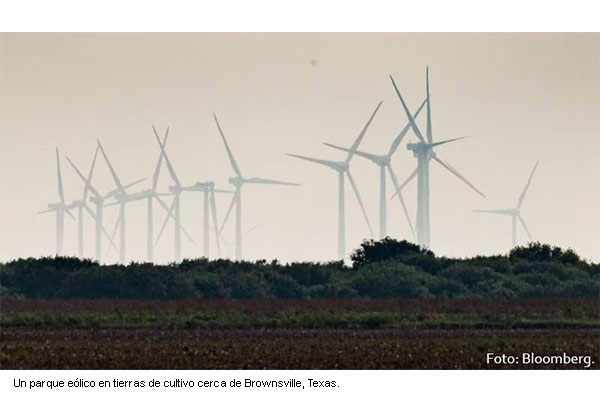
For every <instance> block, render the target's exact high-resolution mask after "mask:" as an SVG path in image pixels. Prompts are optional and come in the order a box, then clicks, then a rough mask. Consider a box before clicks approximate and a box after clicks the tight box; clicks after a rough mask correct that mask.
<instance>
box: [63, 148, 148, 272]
mask: <svg viewBox="0 0 600 400" xmlns="http://www.w3.org/2000/svg"><path fill="white" fill-rule="evenodd" d="M97 149H99V147H97ZM67 161H68V162H69V164H71V167H73V169H74V170H75V172H76V173H77V176H79V178H80V179H81V180H82V181H83V183H84V184H85V186H86V187H87V188H88V189H89V190H90V191H91V192H92V194H93V195H94V196H93V197H90V201H91V202H93V203H95V205H96V212H93V211H92V210H91V209H90V208H89V206H88V205H87V203H83V207H84V208H85V210H87V212H88V213H89V214H90V215H91V216H92V217H93V218H94V221H95V222H96V223H95V232H96V246H95V254H96V260H97V261H98V262H100V261H102V234H104V236H105V237H106V238H107V239H108V240H109V243H110V247H112V248H114V249H115V250H116V249H117V248H116V246H115V245H114V243H113V238H112V237H111V236H110V235H109V234H108V232H107V231H106V229H105V227H104V222H103V219H104V201H105V200H106V199H108V198H110V197H112V196H114V195H116V194H117V193H118V192H119V191H120V190H121V189H119V188H116V189H113V190H111V191H109V192H107V193H106V194H104V195H102V194H100V192H98V190H96V188H95V187H94V186H93V185H92V182H91V176H92V174H91V173H90V174H89V176H88V177H87V178H86V177H85V176H84V175H83V174H82V173H81V171H80V170H79V168H77V166H76V165H75V164H74V163H73V161H71V159H70V158H69V157H67ZM139 182H141V180H138V181H135V182H132V183H130V184H128V185H125V186H124V188H125V189H128V188H129V187H131V186H133V185H135V184H137V183H139Z"/></svg>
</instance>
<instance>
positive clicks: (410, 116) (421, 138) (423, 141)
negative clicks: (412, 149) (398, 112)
mask: <svg viewBox="0 0 600 400" xmlns="http://www.w3.org/2000/svg"><path fill="white" fill-rule="evenodd" d="M390 79H391V80H392V85H394V90H395V91H396V94H397V95H398V98H400V102H401V103H402V108H404V112H405V113H406V116H407V117H408V121H409V124H410V126H411V127H412V130H413V132H414V133H415V135H417V137H418V138H419V140H420V141H421V143H426V142H425V139H424V138H423V135H422V134H421V131H420V130H419V127H418V126H417V124H416V122H415V120H414V118H413V117H412V115H411V114H410V111H408V107H407V106H406V103H405V102H404V99H403V98H402V95H401V94H400V91H399V90H398V87H397V86H396V82H394V78H393V77H392V76H391V75H390Z"/></svg>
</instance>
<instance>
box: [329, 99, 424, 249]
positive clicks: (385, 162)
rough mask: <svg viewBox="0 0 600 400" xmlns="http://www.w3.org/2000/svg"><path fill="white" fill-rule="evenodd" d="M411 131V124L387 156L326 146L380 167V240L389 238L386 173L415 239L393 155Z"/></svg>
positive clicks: (416, 113) (397, 139) (395, 140)
mask: <svg viewBox="0 0 600 400" xmlns="http://www.w3.org/2000/svg"><path fill="white" fill-rule="evenodd" d="M426 102H427V99H425V101H423V104H421V106H420V107H419V109H418V110H417V111H416V112H415V114H414V116H413V117H414V118H417V116H418V115H419V113H420V112H421V110H422V109H423V107H424V106H425V103H426ZM409 129H410V124H408V125H406V126H405V127H404V129H402V131H400V133H399V134H398V136H396V138H395V139H394V141H393V142H392V144H391V145H390V149H389V150H388V152H387V153H386V154H373V153H367V152H366V151H359V150H352V149H349V148H346V147H341V146H336V145H334V144H330V143H325V145H326V146H329V147H333V148H334V149H338V150H342V151H345V152H347V153H352V154H356V155H357V156H359V157H363V158H366V159H367V160H370V161H371V162H373V163H374V164H375V165H377V166H378V167H379V238H380V239H383V238H384V237H386V236H387V195H386V171H387V172H388V173H389V175H390V178H391V179H392V183H393V184H394V188H395V189H396V193H400V195H398V200H400V205H401V206H402V210H403V211H404V215H405V216H406V221H407V222H408V225H409V227H410V230H411V232H412V234H413V237H414V235H415V231H414V228H413V225H412V222H411V221H410V217H409V215H408V211H407V209H406V203H405V202H404V198H403V196H402V194H401V193H402V188H401V186H400V185H399V184H398V178H397V176H396V173H395V172H394V169H393V168H392V155H394V153H395V152H396V150H397V149H398V146H399V145H400V142H402V139H404V136H406V133H407V132H408V130H409Z"/></svg>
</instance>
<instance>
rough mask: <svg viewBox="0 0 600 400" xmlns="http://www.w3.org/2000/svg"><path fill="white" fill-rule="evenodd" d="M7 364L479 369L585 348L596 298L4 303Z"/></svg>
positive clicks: (596, 348) (592, 333) (2, 353)
mask: <svg viewBox="0 0 600 400" xmlns="http://www.w3.org/2000/svg"><path fill="white" fill-rule="evenodd" d="M0 306H1V312H0V328H1V331H0V367H1V368H2V369H18V368H30V369H67V368H73V369H438V368H441V369H458V368H461V369H483V368H583V365H573V364H570V365H531V364H528V365H524V364H518V365H516V364H514V365H493V364H491V365H488V364H486V354H487V353H488V352H493V353H495V354H507V355H521V354H522V353H535V354H536V355H562V354H563V353H567V354H568V355H571V356H575V355H590V356H591V357H592V360H594V361H595V363H594V364H592V365H591V368H598V362H600V360H599V355H600V315H599V314H600V309H599V306H598V299H597V298H538V299H536V298H529V299H514V300H507V299H505V300H496V299H473V298H471V299H452V300H435V299H346V300H336V299H323V300H318V299H315V300H277V299H270V300H266V299H261V300H176V301H164V300H147V301H142V300H113V299H111V300H58V299H57V300H52V299H46V300H35V299H29V300H9V299H3V300H2V302H1V303H0Z"/></svg>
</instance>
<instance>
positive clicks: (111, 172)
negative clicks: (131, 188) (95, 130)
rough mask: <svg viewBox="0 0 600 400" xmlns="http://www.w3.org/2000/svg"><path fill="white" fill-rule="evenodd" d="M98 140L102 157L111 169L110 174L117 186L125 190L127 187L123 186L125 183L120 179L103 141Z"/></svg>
mask: <svg viewBox="0 0 600 400" xmlns="http://www.w3.org/2000/svg"><path fill="white" fill-rule="evenodd" d="M97 142H98V146H99V147H100V151H101V152H102V157H103V158H104V161H106V164H107V165H108V169H109V170H110V174H111V175H112V178H113V180H114V181H115V185H117V187H118V188H119V189H121V190H123V191H125V189H124V188H123V185H121V181H120V180H119V177H118V176H117V173H116V172H115V169H114V168H113V166H112V164H111V163H110V160H109V159H108V157H107V156H106V153H105V152H104V148H103V147H102V143H100V141H99V140H97Z"/></svg>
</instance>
